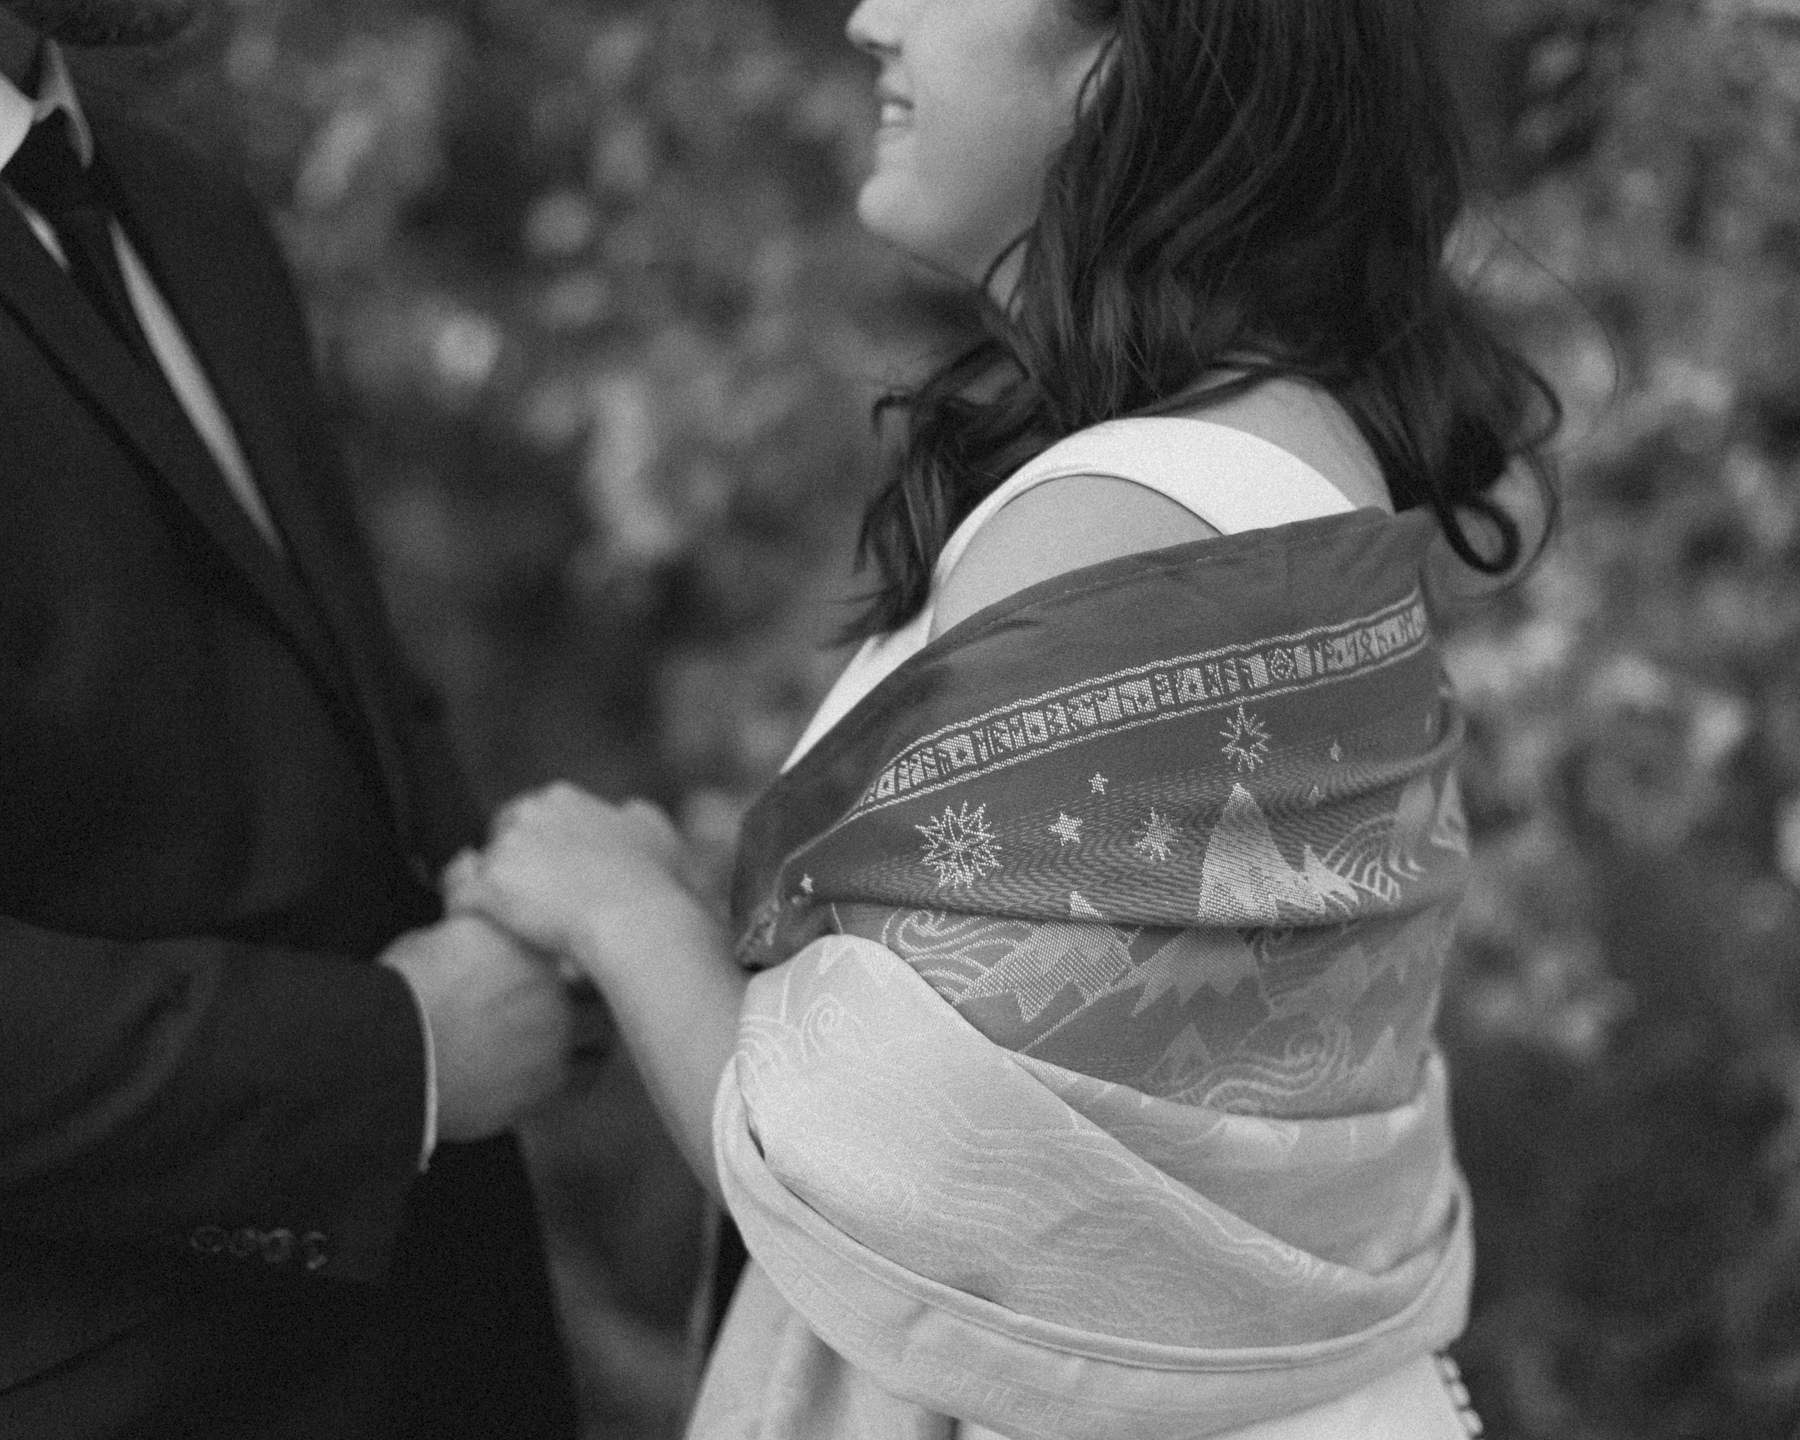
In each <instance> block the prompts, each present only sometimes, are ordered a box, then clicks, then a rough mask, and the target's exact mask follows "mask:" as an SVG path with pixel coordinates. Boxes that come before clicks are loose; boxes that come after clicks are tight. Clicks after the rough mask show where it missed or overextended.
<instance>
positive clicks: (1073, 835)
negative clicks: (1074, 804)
mask: <svg viewBox="0 0 1800 1440" xmlns="http://www.w3.org/2000/svg"><path fill="white" fill-rule="evenodd" d="M1081 826H1082V822H1081V821H1080V820H1077V819H1076V818H1075V817H1074V816H1073V815H1065V814H1063V813H1062V811H1060V810H1058V811H1057V812H1056V823H1055V824H1054V825H1052V826H1051V827H1050V833H1051V834H1052V835H1055V836H1058V837H1060V838H1061V840H1062V843H1063V844H1065V845H1079V844H1080V843H1081Z"/></svg>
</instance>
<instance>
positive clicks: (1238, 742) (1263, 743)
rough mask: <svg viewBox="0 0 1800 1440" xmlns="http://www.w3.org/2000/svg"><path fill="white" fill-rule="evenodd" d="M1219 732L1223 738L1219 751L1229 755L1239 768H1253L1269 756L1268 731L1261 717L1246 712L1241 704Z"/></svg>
mask: <svg viewBox="0 0 1800 1440" xmlns="http://www.w3.org/2000/svg"><path fill="white" fill-rule="evenodd" d="M1219 734H1220V735H1221V736H1223V737H1224V740H1225V744H1224V745H1223V746H1221V747H1220V750H1221V753H1222V754H1225V755H1228V756H1230V757H1231V759H1232V760H1233V761H1235V762H1236V764H1237V768H1238V769H1239V770H1254V769H1256V767H1257V766H1258V765H1261V764H1262V763H1263V762H1264V761H1265V760H1267V759H1268V758H1269V732H1268V731H1267V730H1265V729H1264V728H1263V723H1262V717H1261V716H1259V715H1249V714H1246V713H1245V711H1244V707H1243V706H1242V705H1240V706H1238V709H1237V714H1236V715H1234V716H1232V718H1231V719H1229V720H1227V721H1226V722H1225V728H1224V729H1223V730H1221V731H1220V732H1219Z"/></svg>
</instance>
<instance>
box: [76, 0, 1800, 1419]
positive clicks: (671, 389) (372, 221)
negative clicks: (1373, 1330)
mask: <svg viewBox="0 0 1800 1440" xmlns="http://www.w3.org/2000/svg"><path fill="white" fill-rule="evenodd" d="M1441 5H1442V7H1443V9H1444V11H1445V14H1446V20H1447V24H1446V32H1447V44H1448V46H1449V50H1450V59H1451V63H1452V65H1453V67H1454V69H1455V71H1456V73H1457V75H1458V78H1459V83H1460V86H1461V88H1462V91H1463V92H1464V97H1465V101H1466V104H1467V106H1468V110H1469V114H1470V117H1471V123H1472V127H1473V131H1474V134H1475V136H1476V149H1477V154H1478V159H1479V168H1480V179H1481V189H1482V194H1481V196H1480V200H1479V203H1478V204H1477V206H1476V207H1475V208H1474V210H1473V211H1472V213H1471V216H1470V219H1469V222H1468V224H1467V226H1466V227H1465V234H1464V235H1463V237H1462V238H1461V241H1460V242H1459V245H1458V247H1457V254H1458V263H1459V264H1460V265H1462V266H1464V267H1465V269H1466V270H1467V272H1468V275H1469V278H1470V282H1471V283H1472V284H1475V285H1477V286H1478V287H1479V288H1480V289H1481V290H1482V291H1483V292H1484V293H1485V294H1486V295H1487V296H1488V297H1489V299H1490V301H1491V302H1492V303H1493V305H1494V306H1495V307H1496V308H1497V310H1498V312H1499V313H1500V314H1501V315H1502V316H1503V317H1504V320H1505V323H1506V324H1507V325H1508V326H1509V327H1511V329H1512V332H1513V333H1514V334H1515V335H1516V336H1517V337H1518V339H1519V341H1520V343H1521V344H1522V345H1523V346H1524V347H1525V348H1526V349H1527V350H1528V352H1529V353H1530V354H1531V355H1532V356H1533V357H1534V358H1535V359H1536V360H1537V361H1538V363H1539V364H1540V365H1541V366H1542V367H1543V368H1544V369H1545V370H1546V372H1547V373H1548V374H1549V375H1550V376H1551V377H1552V378H1553V379H1554V381H1555V383H1556V384H1557V386H1558V388H1559V389H1560V390H1561V392H1562V394H1563V396H1564V399H1565V401H1566V403H1567V405H1568V410H1569V419H1568V423H1567V425H1566V427H1565V429H1564V432H1563V434H1562V436H1561V438H1560V439H1559V442H1558V447H1557V453H1558V459H1559V463H1560V466H1561V470H1562V477H1563V478H1562V485H1563V493H1564V499H1565V522H1564V526H1563V529H1562V531H1561V533H1560V535H1559V538H1558V539H1557V541H1556V543H1555V544H1554V546H1553V547H1552V548H1551V550H1550V551H1549V553H1548V554H1546V555H1545V557H1544V558H1543V560H1542V562H1541V563H1540V564H1539V565H1538V566H1537V568H1536V569H1535V570H1534V571H1533V572H1532V573H1531V574H1530V576H1529V577H1528V578H1527V579H1525V580H1524V581H1523V582H1522V583H1520V584H1518V585H1516V586H1513V587H1511V588H1510V589H1508V590H1505V591H1504V592H1502V593H1499V594H1495V595H1489V596H1486V597H1484V598H1482V599H1480V600H1470V601H1465V602H1462V603H1457V604H1453V605H1450V606H1448V607H1447V610H1446V614H1445V615H1444V617H1443V619H1444V620H1445V622H1446V624H1447V626H1448V629H1449V632H1450V635H1451V663H1452V666H1453V669H1454V673H1455V675H1456V678H1457V680H1458V681H1459V683H1460V685H1461V687H1462V690H1463V693H1464V694H1465V696H1466V697H1467V700H1468V703H1469V705H1470V708H1471V710H1472V713H1473V721H1474V724H1473V735H1474V740H1473V746H1472V750H1471V755H1470V762H1469V767H1468V781H1469V784H1468V794H1469V799H1470V803H1471V807H1472V819H1473V822H1474V824H1475V827H1476V832H1477V835H1478V837H1479V852H1478V853H1479V867H1478V882H1477V885H1476V888H1475V893H1474V896H1473V899H1472V902H1471V904H1470V906H1469V909H1468V914H1467V918H1466V921H1465V924H1464V926H1463V930H1462V938H1461V942H1460V943H1461V951H1460V955H1459V959H1458V962H1457V965H1456V967H1455V970H1454V977H1453V984H1452V987H1451V991H1450V993H1449V995H1448V997H1447V999H1446V1003H1445V1011H1444V1016H1443V1022H1442V1030H1443V1034H1444V1038H1445V1041H1446V1044H1447V1046H1448V1048H1449V1051H1450V1054H1451V1059H1452V1065H1453V1069H1454V1072H1455V1079H1456V1087H1457V1090H1456V1093H1457V1105H1456V1123H1457V1130H1458V1143H1459V1146H1460V1150H1461V1154H1462V1158H1463V1162H1464V1164H1465V1166H1466V1168H1467V1169H1468V1172H1469V1174H1470V1177H1471V1179H1472V1181H1473V1184H1474V1187H1475V1191H1476V1197H1477V1231H1478V1235H1479V1245H1480V1274H1479V1277H1478V1285H1477V1295H1476V1311H1475V1318H1474V1323H1473V1325H1472V1327H1471V1329H1470V1331H1469V1334H1468V1336H1467V1337H1466V1338H1465V1340H1464V1341H1463V1342H1462V1344H1461V1345H1460V1346H1459V1347H1458V1354H1459V1356H1460V1358H1461V1360H1462V1362H1463V1365H1464V1368H1465V1371H1466V1373H1467V1375H1468V1379H1469V1384H1470V1387H1471V1389H1472V1390H1473V1391H1474V1393H1475V1398H1476V1401H1477V1404H1478V1405H1479V1406H1480V1408H1481V1409H1482V1411H1483V1413H1484V1414H1485V1416H1486V1419H1487V1423H1488V1433H1489V1434H1490V1435H1491V1436H1494V1437H1497V1440H1513V1437H1518V1440H1615V1437H1618V1440H1624V1437H1634V1440H1635V1437H1650V1440H1688V1437H1709V1440H1710V1437H1720V1440H1725V1437H1730V1440H1756V1437H1763V1436H1769V1437H1779V1440H1792V1437H1794V1436H1796V1435H1800V333H1797V331H1796V324H1795V322H1796V320H1800V290H1797V289H1796V284H1797V281H1800V0H1441ZM847 9H848V5H847V3H846V0H780V3H776V0H231V3H221V4H220V5H219V6H218V8H217V10H216V13H215V14H214V15H213V16H212V18H211V19H210V20H209V22H208V23H207V24H206V25H205V26H204V27H203V28H202V29H200V30H199V31H197V32H196V33H194V34H193V35H191V36H190V37H188V38H187V39H186V40H184V41H183V42H181V43H180V44H179V45H177V46H175V47H173V48H171V49H169V50H166V51H161V52H158V53H155V54H135V55H112V56H100V57H90V58H89V59H88V60H87V61H85V62H84V63H83V64H82V66H81V67H80V68H81V69H82V71H83V73H84V80H85V83H87V84H89V85H90V86H92V87H94V88H95V89H102V88H103V89H108V90H112V91H114V92H115V93H116V94H117V95H118V96H120V97H121V98H122V99H123V100H124V101H125V102H126V103H129V104H132V105H134V106H135V107H137V108H140V109H143V110H147V111H151V112H155V113H159V114H161V115H163V116H164V117H166V118H167V119H168V120H169V121H170V122H171V123H173V124H175V125H177V126H178V127H180V128H181V129H183V130H185V131H186V132H187V133H188V134H190V135H191V136H192V137H193V138H194V139H195V141H196V142H197V143H199V144H200V145H202V146H203V147H205V148H208V149H211V150H212V151H214V152H215V153H216V154H218V155H219V156H220V157H222V158H223V159H224V160H225V161H226V162H227V163H229V164H231V165H234V166H236V167H238V168H239V169H240V170H241V171H242V173H244V174H245V175H246V176H247V177H248V178H249V181H250V183H251V184H252V186H253V187H254V188H255V190H256V191H257V192H258V194H259V195H260V196H261V197H262V198H263V200H264V201H266V203H267V205H268V206H269V208H270V210H271V212H272V214H273V215H274V217H275V219H276V222H277V224H278V226H279V229H280V232H281V234H282V236H283V238H284V240H285V242H286V244H287V247H288V250H289V253H290V255H291V257H292V261H293V264H294V267H295V270H296V272H297V274H298V276H299V279H300V282H301V285H302V288H303V291H304V293H305V295H306V296H307V298H308V301H309V303H310V309H311V316H312V320H313V323H314V326H315V329H316V334H317V339H318V353H319V359H320V364H321V367H322V369H323V372H324V374H325V376H326V378H327V381H328V384H329V386H330V389H331V393H332V395H333V398H334V403H335V404H336V406H337V408H338V412H339V419H340V421H341V424H342V433H343V438H344V444H345V447H346V450H347V453H348V456H349V459H350V465H351V472H352V474H353V476H354V480H355V483H356V486H357V490H358V499H359V502H360V505H361V507H362V512H363V514H364V516H365V518H366V521H367V524H368V527H369V530H370V532H371V534H372V536H373V537H374V541H375V544H376V548H377V552H378V555H379V557H380V561H381V564H382V567H383V578H384V581H385V583H386V586H387V591H388V594H389V596H390V598H391V601H392V605H393V609H394V614H395V617H396V620H397V622H398V624H399V626H400V628H401V631H402V633H403V635H404V637H405V639H406V641H407V643H408V645H409V646H410V648H411V651H412V653H413V655H414V656H415V658H416V660H417V662H418V664H419V666H420V668H421V669H422V670H423V671H424V672H425V673H426V674H427V675H428V676H429V677H430V678H432V679H433V680H434V681H435V682H436V683H437V684H438V685H439V686H440V687H441V688H442V690H443V691H444V693H445V695H446V696H447V697H448V700H449V702H450V706H451V711H452V715H453V717H454V721H455V726H456V730H457V734H458V737H459V739H460V742H461V744H462V746H463V747H464V751H465V754H466V757H467V760H468V764H469V767H470V770H471V772H472V774H473V776H474V778H475V780H476V783H477V784H478V786H479V787H480V789H481V791H482V792H483V794H484V795H485V796H486V797H488V798H489V799H491V800H496V801H497V800H499V799H501V798H504V797H505V796H506V795H508V794H510V793H512V792H514V791H516V790H518V789H520V788H523V787H525V786H529V785H532V784H535V783H538V782H541V781H544V780H546V779H548V778H550V777H553V776H570V777H573V778H575V779H577V780H579V781H581V782H583V783H585V784H588V785H590V786H592V787H595V788H597V789H599V790H600V791H602V792H605V793H608V794H612V795H619V794H624V793H627V792H640V793H648V794H650V795H652V796H655V797H656V798H658V799H659V800H661V801H663V802H664V803H666V804H667V805H669V806H670V807H671V809H673V810H674V811H675V812H676V813H677V815H678V816H679V817H680V818H681V820H682V822H683V823H684V824H685V825H686V826H687V828H688V829H689V831H690V833H692V834H693V835H694V836H695V837H696V839H697V840H698V841H700V842H701V843H703V844H704V845H706V846H708V847H709V848H710V852H711V853H712V854H713V855H714V856H715V857H719V858H720V859H721V861H722V857H723V856H724V855H725V854H726V852H727V851H728V849H729V846H730V843H731V836H732V831H733V827H734V825H735V823H736V820H737V818H738V816H739V815H740V814H741V813H742V811H743V809H744V808H745V806H746V804H747V803H748V801H749V800H750V798H751V797H752V796H753V795H754V794H755V792H756V790H757V789H758V787H759V786H760V785H761V784H762V783H764V782H765V781H766V780H767V778H768V777H769V776H770V775H771V773H772V772H773V770H774V768H775V766H776V765H777V764H778V762H779V760H780V758H781V756H782V755H783V753H784V752H785V750H786V748H787V746H788V745H789V744H790V742H791V741H792V739H793V738H794V737H795V735H796V734H797V732H798V730H799V727H800V726H801V724H802V722H803V720H804V719H805V717H806V714H807V712H808V709H809V706H810V704H811V703H812V702H813V700H814V699H815V698H816V697H817V696H818V695H819V694H820V693H821V691H822V690H823V688H824V686H825V685H826V684H827V683H828V681H829V679H830V678H831V676H832V674H833V671H834V667H835V666H836V665H837V664H839V663H841V661H842V658H843V654H842V652H841V651H840V650H837V649H834V648H833V637H834V635H835V633H836V631H837V628H838V627H839V626H840V625H841V624H842V623H843V621H844V620H845V618H846V617H847V615H848V613H849V612H848V609H847V608H846V607H847V599H848V597H851V596H853V595H854V594H855V593H856V586H857V583H858V582H857V580H856V578H855V576H854V575H853V574H852V571H851V566H850V552H851V540H852V537H853V534H854V530H855V523H856V517H857V513H858V509H859V506H860V505H861V503H862V500H863V498H864V497H865V495H866V494H867V491H868V486H869V484H870V479H871V476H872V473H873V462H874V447H873V441H872V437H871V433H870V430H869V425H868V417H867V412H868V406H869V403H870V401H871V400H872V399H873V398H874V396H875V395H876V393H877V392H878V391H879V390H880V389H881V387H882V386H883V385H884V384H887V383H890V382H892V381H894V380H897V379H899V378H901V377H904V376H906V375H908V374H912V373H916V371H917V370H918V368H919V367H920V366H921V365H923V364H924V363H926V361H927V360H928V359H929V357H930V356H931V355H933V354H934V353H936V352H937V351H938V350H939V348H941V347H942V346H943V345H944V344H945V343H946V342H947V341H948V340H949V339H950V338H951V337H953V336H954V335H955V334H957V333H958V331H959V329H960V327H962V326H964V325H966V324H967V323H968V321H969V316H968V313H967V311H966V309H965V308H964V307H963V306H962V305H961V303H960V302H959V301H958V300H957V298H956V297H955V296H952V295H947V294H945V293H944V292H942V291H941V290H939V289H935V288H933V287H932V286H930V285H929V284H928V283H926V282H925V281H923V280H922V279H921V278H920V277H918V276H917V275H914V274H912V273H910V272H909V271H908V270H907V268H906V267H905V266H904V265H903V264H901V263H900V262H898V261H897V260H896V259H895V258H894V257H893V256H891V255H890V254H888V253H887V252H885V251H884V250H882V249H881V248H880V247H878V246H876V245H874V244H873V243H871V242H870V241H868V240H867V239H866V238H864V237H863V236H861V235H860V234H859V233H858V231H857V229H856V227H855V224H854V222H853V220H852V219H851V215H850V202H851V198H852V197H853V195H854V193H855V187H856V184H857V181H858V178H859V176H860V174H861V172H862V169H863V166H864V164H865V156H866V153H867V151H868V148H869V144H870V140H871V130H872V123H873V114H872V110H873V107H872V102H871V100H870V98H869V93H868V90H869V86H868V82H869V73H868V71H867V69H866V67H865V66H864V64H863V63H862V62H861V61H859V60H858V59H857V58H856V57H855V56H854V55H853V54H852V53H851V52H850V51H849V49H848V47H847V46H846V45H845V44H844V43H843V41H842V39H841V27H842V24H843V21H844V18H845V15H846V12H847ZM528 1140H529V1147H530V1151H531V1156H532V1160H533V1164H534V1169H535V1173H536V1175H537V1179H538V1182H539V1187H540V1193H541V1195H542V1197H543V1204H544V1211H545V1217H546V1223H547V1226H548V1228H549V1231H550V1238H551V1244H552V1249H553V1254H554V1257H555V1262H556V1270H557V1274H558V1280H559V1285H560V1287H561V1292H562V1297H563V1300H564V1302H565V1313H566V1315H567V1321H568V1336H569V1341H570V1345H571V1348H572V1351H573V1354H574V1356H575V1361H576V1365H577V1368H578V1371H579V1373H580V1377H581V1383H582V1389H583V1397H584V1403H585V1406H586V1413H587V1416H588V1423H589V1427H590V1434H591V1435H592V1436H594V1437H602V1436H604V1437H621V1440H626V1437H630V1440H639V1437H642V1440H649V1437H660V1436H667V1435H670V1434H672V1433H673V1431H674V1427H675V1425H676V1423H677V1415H678V1411H679V1408H680V1404H681V1398H682V1394H683V1387H684V1384H685V1376H684V1373H683V1369H682V1352H681V1342H680V1332H681V1325H682V1319H683V1312H684V1308H685V1305H686V1302H687V1297H688V1293H689V1291H690V1288H691V1284H692V1281H693V1278H694V1270H695V1240H694V1237H695V1234H696V1227H697V1218H698V1214H699V1209H698V1202H697V1200H696V1197H695V1193H694V1190H693V1188H692V1186H691V1184H689V1183H688V1182H687V1180H686V1179H685V1177H684V1175H683V1173H682V1171H681V1169H680V1166H679V1163H678V1161H677V1160H676V1159H675V1158H674V1156H673V1153H672V1151H671V1150H670V1148H669V1147H668V1145H667V1143H666V1142H665V1141H664V1140H663V1139H662V1137H661V1136H660V1134H659V1132H658V1131H657V1129H656V1126H655V1122H654V1120H653V1119H652V1118H651V1117H650V1115H649V1112H648V1109H647V1107H646V1105H645V1102H644V1100H643V1097H642V1093H641V1090H640V1089H639V1087H638V1085H637V1082H636V1080H635V1078H634V1077H633V1075H632V1074H631V1071H630V1068H629V1065H628V1063H627V1062H626V1061H625V1060H624V1058H623V1057H622V1056H614V1057H613V1058H612V1059H610V1060H609V1061H607V1062H606V1063H605V1064H604V1065H601V1066H599V1067H597V1068H594V1069H591V1070H590V1071H589V1072H587V1073H585V1074H584V1075H583V1077H582V1080H581V1083H580V1084H579V1086H578V1087H577V1089H576V1091H575V1093H573V1094H571V1095H570V1096H569V1097H568V1098H567V1100H565V1101H564V1102H562V1103H561V1104H560V1105H559V1106H558V1107H556V1109H555V1110H554V1111H553V1112H552V1113H550V1114H547V1115H545V1116H544V1117H543V1118H542V1119H541V1120H539V1121H538V1122H537V1123H536V1124H535V1125H534V1126H533V1128H532V1131H531V1134H530V1135H529V1137H528Z"/></svg>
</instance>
